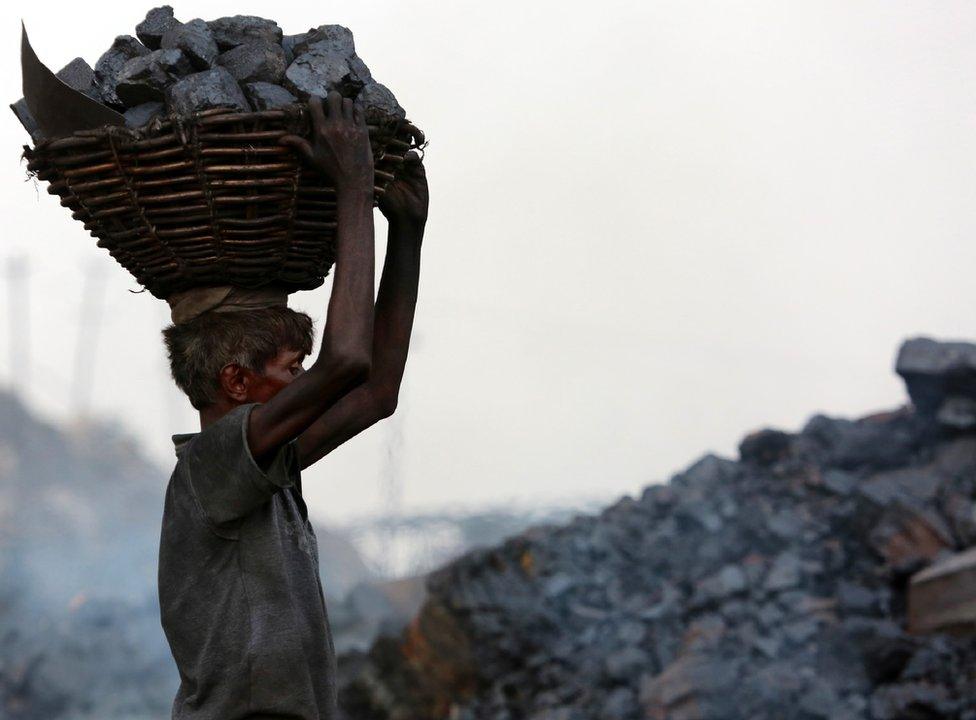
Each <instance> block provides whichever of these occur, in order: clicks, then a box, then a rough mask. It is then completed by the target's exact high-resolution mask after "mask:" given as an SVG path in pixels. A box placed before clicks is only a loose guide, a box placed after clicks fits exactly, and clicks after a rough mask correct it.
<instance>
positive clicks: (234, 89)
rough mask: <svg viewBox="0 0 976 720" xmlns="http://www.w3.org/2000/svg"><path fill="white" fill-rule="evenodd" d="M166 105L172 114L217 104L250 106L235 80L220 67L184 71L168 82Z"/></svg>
mask: <svg viewBox="0 0 976 720" xmlns="http://www.w3.org/2000/svg"><path fill="white" fill-rule="evenodd" d="M166 107H167V109H168V110H169V111H170V112H171V113H174V114H176V115H191V114H193V113H197V112H201V111H203V110H210V109H213V108H219V107H226V108H228V109H231V110H243V111H248V110H250V109H251V106H250V104H249V103H248V101H247V98H246V97H244V93H243V91H242V90H241V88H240V86H239V85H238V84H237V81H236V80H234V77H233V76H232V75H231V74H230V73H229V72H227V70H226V69H224V68H222V67H214V68H212V69H210V70H205V71H203V72H199V73H194V74H193V75H188V76H187V77H185V78H183V79H182V80H180V81H179V82H178V83H176V84H175V85H172V86H171V87H170V88H169V89H168V90H167V92H166Z"/></svg>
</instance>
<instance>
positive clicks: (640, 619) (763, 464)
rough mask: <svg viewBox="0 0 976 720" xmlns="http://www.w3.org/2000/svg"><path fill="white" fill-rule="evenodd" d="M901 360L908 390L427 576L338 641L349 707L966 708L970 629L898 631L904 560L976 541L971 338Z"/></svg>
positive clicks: (478, 711)
mask: <svg viewBox="0 0 976 720" xmlns="http://www.w3.org/2000/svg"><path fill="white" fill-rule="evenodd" d="M896 369H897V371H898V372H899V374H900V375H901V376H902V377H903V378H904V379H905V381H906V384H907V387H908V391H909V394H910V397H911V400H912V402H911V403H910V404H906V405H905V406H904V407H900V408H897V409H894V410H891V411H887V412H879V413H875V414H872V415H868V416H866V417H862V418H859V419H856V420H847V419H841V418H831V417H826V416H824V415H817V416H815V417H812V418H811V419H810V420H809V422H807V424H806V425H805V426H804V427H803V428H802V430H800V431H799V432H797V433H791V432H784V431H781V430H773V429H767V430H762V431H759V432H756V433H753V434H751V435H749V436H747V437H746V438H744V439H743V441H742V443H741V445H740V458H739V460H738V461H733V460H730V459H725V458H721V457H717V456H714V455H706V456H705V457H703V458H701V459H700V460H698V461H697V462H695V463H694V464H692V465H691V466H690V467H689V468H688V469H687V470H685V471H684V472H681V473H679V474H678V475H676V476H675V477H673V478H672V479H671V481H670V482H669V483H668V484H665V485H656V486H651V487H649V488H647V490H646V491H645V492H644V493H643V495H642V496H641V497H639V498H624V499H623V500H621V501H620V502H618V503H617V504H615V505H613V506H612V507H610V508H608V509H606V510H605V511H604V512H602V513H600V514H599V515H596V516H580V517H577V518H576V519H575V520H573V521H572V522H570V523H568V524H566V525H562V526H545V527H538V528H535V529H533V530H531V531H529V532H526V533H524V534H522V535H520V536H518V537H515V538H513V539H511V540H509V541H507V542H506V543H504V544H502V545H500V546H498V547H495V548H492V549H489V550H483V551H476V552H472V553H470V554H468V555H466V556H464V557H462V558H461V559H459V560H457V561H455V562H453V563H451V564H449V565H448V566H446V567H445V568H443V569H442V570H440V571H438V572H436V573H434V574H433V575H431V576H430V578H429V580H428V599H427V601H426V603H425V604H424V606H423V608H422V610H421V611H420V614H419V615H418V616H417V618H416V619H415V620H414V621H413V622H412V624H411V625H410V626H409V627H408V629H407V630H406V631H405V632H404V633H403V634H402V635H399V636H397V637H389V638H383V639H381V640H379V641H378V642H377V643H376V644H374V646H373V647H372V648H371V649H370V651H369V652H368V653H367V654H358V653H352V654H349V655H347V656H345V657H344V658H343V660H342V673H343V675H344V681H343V683H344V685H343V691H342V700H343V703H344V705H345V708H346V711H347V712H348V714H349V717H350V718H355V720H371V719H374V718H375V719H379V718H390V719H397V720H407V719H410V720H416V719H417V718H430V719H434V718H452V719H454V720H475V719H478V720H481V719H486V720H487V719H491V720H522V719H523V718H527V719H529V720H588V719H589V718H597V719H600V720H630V719H636V718H649V719H653V720H665V719H667V720H694V719H699V720H739V719H742V720H763V719H768V720H868V719H871V720H922V719H925V720H927V719H929V718H933V719H934V718H940V719H941V718H945V719H957V720H974V719H976V637H974V635H972V634H966V633H963V634H961V635H952V636H950V635H947V634H934V635H925V636H913V635H910V634H909V633H908V632H907V630H906V602H907V599H906V587H907V583H908V580H909V578H910V577H911V575H912V574H913V573H915V572H917V571H918V570H920V569H921V568H924V567H926V566H927V565H930V564H931V563H932V562H934V561H938V560H939V559H941V558H944V557H945V556H946V555H947V554H950V553H953V552H955V551H959V550H962V549H964V548H967V547H970V546H973V545H974V544H976V505H974V498H976V345H969V344H964V343H937V342H934V341H931V340H927V339H921V338H920V339H915V340H911V341H909V342H907V343H905V344H904V345H903V346H902V348H901V350H900V352H899V355H898V361H897V368H896ZM974 599H976V598H974Z"/></svg>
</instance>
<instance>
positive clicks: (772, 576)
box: [765, 552, 800, 592]
mask: <svg viewBox="0 0 976 720" xmlns="http://www.w3.org/2000/svg"><path fill="white" fill-rule="evenodd" d="M799 584H800V558H799V557H798V556H797V555H796V553H793V552H784V553H780V554H779V555H777V556H776V559H775V560H774V561H773V565H772V567H771V568H770V569H769V572H768V573H767V574H766V582H765V587H766V589H767V590H770V591H772V592H776V591H779V590H788V589H790V588H794V587H796V586H797V585H799Z"/></svg>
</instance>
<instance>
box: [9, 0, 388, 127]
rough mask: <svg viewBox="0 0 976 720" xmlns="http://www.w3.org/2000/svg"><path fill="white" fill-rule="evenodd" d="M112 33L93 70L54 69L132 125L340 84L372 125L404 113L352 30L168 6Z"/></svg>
mask: <svg viewBox="0 0 976 720" xmlns="http://www.w3.org/2000/svg"><path fill="white" fill-rule="evenodd" d="M135 32H136V36H137V37H132V36H131V35H119V36H118V37H116V38H115V41H114V42H113V43H112V46H111V47H110V48H109V49H108V50H106V51H105V53H104V54H102V56H101V57H100V58H99V59H98V61H97V62H96V63H95V67H94V68H92V67H91V66H89V65H88V63H87V62H85V60H84V59H83V58H75V59H74V60H72V61H71V62H70V63H69V64H68V65H66V66H65V67H64V68H62V69H61V70H59V71H58V72H57V73H56V75H57V76H58V78H60V79H61V80H62V81H63V82H64V83H66V84H67V85H69V86H71V87H72V88H74V89H75V90H78V91H79V92H82V93H84V94H85V95H88V96H89V97H91V98H93V99H95V100H98V101H99V102H101V103H103V104H104V105H106V106H108V107H110V108H112V109H113V110H117V111H118V112H120V113H123V115H124V117H125V121H126V124H127V125H128V126H129V127H132V128H139V127H142V126H144V125H147V124H148V123H149V122H151V121H152V120H153V119H154V118H156V117H159V116H162V115H165V114H169V115H175V116H188V115H191V114H193V113H196V112H201V111H204V110H210V109H213V108H228V109H230V110H238V111H242V112H247V111H251V110H274V109H277V108H283V107H286V106H289V105H294V104H296V103H299V102H304V101H306V100H307V99H308V98H309V96H310V95H318V96H320V97H325V96H326V95H327V94H328V93H329V92H331V91H333V90H334V91H338V92H340V93H341V94H342V95H343V96H344V97H347V98H350V99H352V100H354V101H355V102H356V103H357V104H358V105H359V106H360V107H361V108H362V109H363V111H364V113H365V115H366V118H367V121H368V122H370V123H373V124H378V125H382V124H384V123H396V122H399V121H400V120H403V119H404V118H405V113H404V110H403V108H402V107H400V105H399V103H398V102H397V99H396V97H395V96H394V95H393V93H392V92H391V91H390V90H389V88H387V87H386V86H384V85H382V84H380V83H378V82H376V80H374V79H373V76H372V74H371V73H370V71H369V68H368V67H367V66H366V63H364V62H363V60H362V58H360V57H359V55H357V54H356V46H355V43H354V41H353V35H352V32H351V31H350V30H349V29H348V28H346V27H343V26H341V25H321V26H319V27H317V28H311V29H309V30H308V31H307V32H303V33H299V34H297V35H285V34H284V33H283V31H282V29H281V28H280V27H279V26H278V24H277V23H276V22H275V21H274V20H268V19H265V18H261V17H255V16H251V15H233V16H229V17H222V18H218V19H216V20H210V21H204V20H201V19H199V18H196V19H193V20H189V21H187V22H180V21H179V20H178V19H176V17H175V16H174V13H173V8H172V7H170V6H169V5H163V6H162V7H158V8H153V9H152V10H150V11H149V12H148V13H147V14H146V17H145V19H144V20H143V21H142V22H141V23H139V25H138V26H137V27H136V28H135ZM10 107H11V109H13V111H14V114H16V115H17V118H18V119H19V120H20V122H21V124H22V125H23V126H24V128H25V129H26V130H27V131H28V132H29V133H30V135H31V138H32V139H33V140H34V142H35V143H39V142H41V141H42V140H44V137H43V135H42V133H41V131H40V129H39V128H38V126H37V122H36V121H35V120H34V118H33V117H32V115H31V113H30V109H29V108H28V107H27V104H26V102H25V101H24V100H23V98H21V99H20V100H19V101H17V102H16V103H14V104H13V105H11V106H10Z"/></svg>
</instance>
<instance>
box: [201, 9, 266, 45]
mask: <svg viewBox="0 0 976 720" xmlns="http://www.w3.org/2000/svg"><path fill="white" fill-rule="evenodd" d="M207 25H209V26H210V32H212V33H213V37H214V40H216V42H217V46H218V47H219V48H220V49H221V50H230V49H231V48H235V47H237V46H238V45H243V44H244V43H246V42H253V41H255V40H263V41H265V42H271V43H276V44H279V45H280V44H281V38H282V32H281V28H280V27H278V23H276V22H275V21H274V20H267V19H265V18H261V17H255V16H254V15H232V16H230V17H222V18H217V19H216V20H211V21H210V22H208V23H207Z"/></svg>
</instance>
